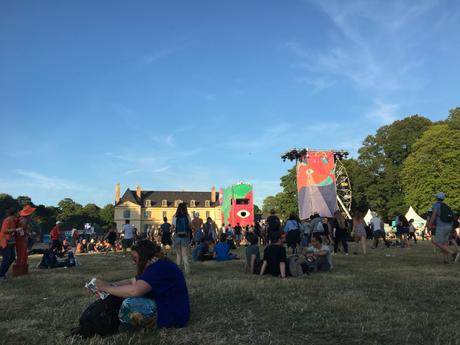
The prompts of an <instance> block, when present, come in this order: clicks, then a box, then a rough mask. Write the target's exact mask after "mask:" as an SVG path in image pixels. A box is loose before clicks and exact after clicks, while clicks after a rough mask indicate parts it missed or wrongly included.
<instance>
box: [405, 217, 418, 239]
mask: <svg viewBox="0 0 460 345" xmlns="http://www.w3.org/2000/svg"><path fill="white" fill-rule="evenodd" d="M411 238H413V239H414V243H417V237H416V236H415V226H414V220H413V219H411V220H409V236H408V237H407V242H409V240H410V239H411Z"/></svg>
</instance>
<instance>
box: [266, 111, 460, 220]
mask: <svg viewBox="0 0 460 345" xmlns="http://www.w3.org/2000/svg"><path fill="white" fill-rule="evenodd" d="M459 140H460V108H458V107H457V108H454V109H451V110H450V111H449V115H448V117H447V118H446V119H445V120H442V121H437V122H432V121H431V120H429V119H427V118H425V117H423V116H420V115H412V116H407V117H406V118H404V119H401V120H397V121H394V122H393V123H391V124H389V125H385V126H382V127H380V128H379V129H377V131H376V133H375V134H372V135H368V136H367V137H366V138H365V139H364V140H363V143H362V146H361V148H360V149H359V150H358V157H357V158H350V159H345V160H344V161H343V163H344V166H345V168H346V169H347V172H348V174H349V177H350V180H351V186H352V195H353V198H352V210H353V211H360V212H366V211H367V210H368V209H369V208H370V209H372V210H373V211H376V212H377V213H378V214H379V215H380V216H381V217H382V218H383V219H385V220H386V221H389V220H390V219H392V218H393V217H394V216H395V215H396V214H398V213H402V214H404V213H405V212H406V211H407V209H408V208H409V206H412V207H413V208H414V209H415V210H416V211H417V212H418V213H419V214H421V215H424V214H426V213H427V210H428V208H429V207H430V206H431V205H432V204H433V201H434V195H435V194H436V192H439V191H442V192H444V193H446V195H447V199H446V202H447V203H448V204H449V205H450V206H451V207H452V209H453V210H455V211H456V212H457V213H460V193H459V192H458V191H459V186H460V159H459V158H460V145H459V144H458V143H459ZM280 185H281V187H282V191H281V192H280V193H278V194H276V195H274V196H269V197H267V198H265V200H264V202H263V206H262V210H263V212H268V211H269V210H270V209H275V210H276V211H277V212H278V213H279V214H280V215H281V216H282V217H283V218H287V217H288V216H289V214H290V213H292V212H295V213H297V212H298V204H297V187H296V169H295V167H293V168H291V169H289V170H288V173H287V174H286V175H285V176H283V177H281V182H280Z"/></svg>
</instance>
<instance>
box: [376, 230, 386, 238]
mask: <svg viewBox="0 0 460 345" xmlns="http://www.w3.org/2000/svg"><path fill="white" fill-rule="evenodd" d="M374 237H375V238H384V237H385V231H383V230H376V231H374Z"/></svg>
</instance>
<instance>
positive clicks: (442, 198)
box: [435, 192, 446, 200]
mask: <svg viewBox="0 0 460 345" xmlns="http://www.w3.org/2000/svg"><path fill="white" fill-rule="evenodd" d="M435 197H436V199H437V200H444V199H445V198H446V194H444V193H443V192H439V193H437V194H436V195H435Z"/></svg>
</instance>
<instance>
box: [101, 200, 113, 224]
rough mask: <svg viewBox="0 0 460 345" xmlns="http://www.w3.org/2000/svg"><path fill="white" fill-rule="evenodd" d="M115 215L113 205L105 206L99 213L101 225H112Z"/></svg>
mask: <svg viewBox="0 0 460 345" xmlns="http://www.w3.org/2000/svg"><path fill="white" fill-rule="evenodd" d="M114 213H115V207H114V206H113V204H107V205H105V206H104V207H103V208H102V209H101V210H100V211H99V218H100V219H101V225H105V226H109V225H111V224H112V223H113V219H114Z"/></svg>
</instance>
